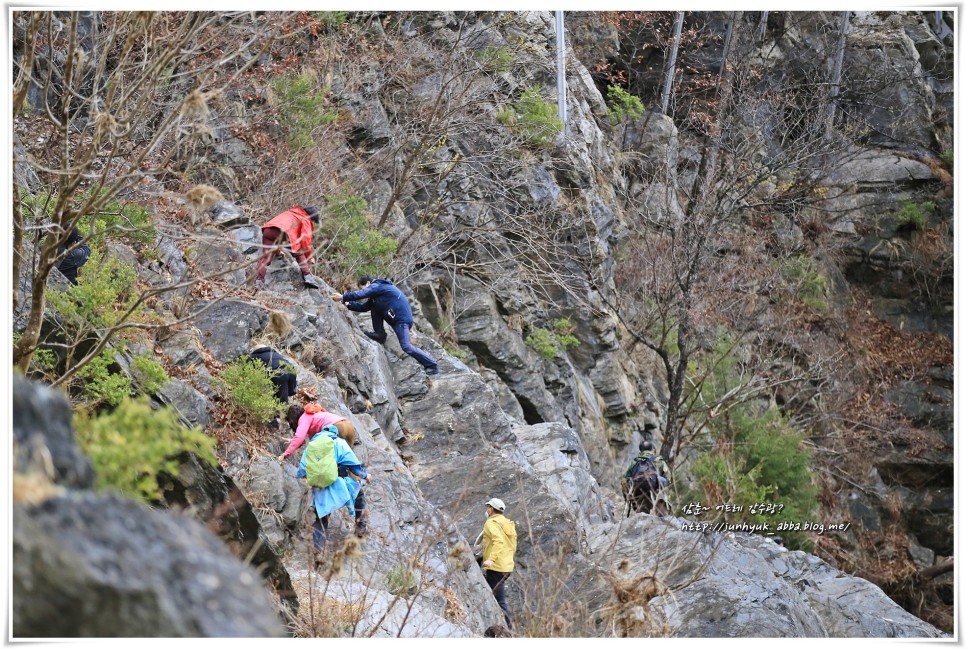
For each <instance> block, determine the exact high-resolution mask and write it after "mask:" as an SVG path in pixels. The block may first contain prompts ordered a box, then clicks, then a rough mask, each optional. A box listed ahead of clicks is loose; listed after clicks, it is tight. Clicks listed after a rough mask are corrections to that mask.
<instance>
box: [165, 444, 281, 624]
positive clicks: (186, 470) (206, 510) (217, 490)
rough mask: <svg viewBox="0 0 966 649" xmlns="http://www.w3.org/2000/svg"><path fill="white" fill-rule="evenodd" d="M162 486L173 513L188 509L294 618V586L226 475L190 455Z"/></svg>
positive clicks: (248, 504)
mask: <svg viewBox="0 0 966 649" xmlns="http://www.w3.org/2000/svg"><path fill="white" fill-rule="evenodd" d="M276 466H278V465H276ZM159 484H161V486H162V492H163V497H164V501H165V502H166V503H167V505H168V507H169V508H171V509H174V510H177V509H184V510H186V511H187V512H189V513H190V514H191V515H192V516H194V517H195V518H197V519H198V520H199V521H201V522H202V523H204V524H205V525H206V526H207V527H208V529H209V530H211V531H212V532H214V533H215V534H217V535H218V537H219V538H220V539H221V540H222V541H224V542H225V543H226V544H228V547H230V548H231V550H232V553H234V555H235V556H236V557H238V558H239V559H240V560H242V561H245V562H246V563H249V564H250V565H252V566H255V567H256V569H257V570H258V571H259V573H260V574H261V575H262V577H263V578H264V579H265V581H266V582H267V583H268V584H270V585H271V587H272V589H273V590H274V591H275V594H276V596H277V597H278V599H279V601H281V602H282V603H283V605H285V606H286V607H287V608H288V609H289V610H290V611H291V612H295V611H296V610H297V609H298V606H299V603H298V599H297V598H296V597H295V593H294V591H293V588H292V582H291V580H290V578H289V575H288V572H287V571H286V569H285V566H284V565H283V564H282V561H281V559H280V558H279V556H278V554H277V553H276V550H275V545H274V544H273V543H271V541H272V539H268V541H269V542H268V543H266V542H265V541H266V536H267V535H266V534H265V533H264V530H263V528H262V526H261V525H260V522H259V519H258V517H257V516H256V515H255V509H254V508H253V506H252V503H251V502H250V501H249V500H248V499H246V498H245V496H244V495H243V494H242V492H241V491H240V490H239V489H238V487H237V486H236V485H235V483H234V481H233V480H232V479H231V478H230V477H229V476H228V475H226V474H225V472H224V471H222V470H221V469H220V468H218V467H214V466H211V465H210V464H208V463H207V462H205V461H203V460H201V459H200V458H198V456H196V455H194V454H192V453H182V454H181V456H179V458H178V475H177V476H171V475H167V474H164V475H162V476H161V477H160V479H159Z"/></svg>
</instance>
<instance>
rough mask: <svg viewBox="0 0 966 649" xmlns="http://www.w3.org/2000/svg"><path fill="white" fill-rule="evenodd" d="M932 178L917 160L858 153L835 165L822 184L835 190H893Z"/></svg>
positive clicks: (870, 152) (894, 155)
mask: <svg viewBox="0 0 966 649" xmlns="http://www.w3.org/2000/svg"><path fill="white" fill-rule="evenodd" d="M932 178H933V173H932V170H931V169H930V168H929V166H928V165H926V164H923V163H922V162H919V161H918V160H911V159H909V158H904V157H901V156H899V155H896V154H895V153H892V152H887V151H875V150H857V151H853V152H852V153H850V154H849V155H848V157H847V159H845V160H843V161H842V162H841V163H840V164H837V165H835V166H834V167H833V171H832V172H831V173H830V174H828V176H826V177H825V182H826V183H827V184H828V185H832V186H838V187H851V186H854V185H860V186H866V187H868V186H874V185H882V186H885V187H887V188H892V187H896V186H897V185H900V186H901V185H904V184H910V183H917V182H924V181H928V180H932Z"/></svg>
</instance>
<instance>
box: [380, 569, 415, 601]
mask: <svg viewBox="0 0 966 649" xmlns="http://www.w3.org/2000/svg"><path fill="white" fill-rule="evenodd" d="M417 586H419V580H418V579H416V575H414V574H413V572H412V571H411V570H409V569H408V568H405V567H403V566H393V567H392V569H391V570H390V571H389V572H388V573H386V590H387V591H389V593H390V594H392V595H398V596H400V597H408V596H410V595H413V594H414V593H415V591H416V587H417Z"/></svg>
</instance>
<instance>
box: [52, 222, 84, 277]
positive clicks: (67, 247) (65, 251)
mask: <svg viewBox="0 0 966 649" xmlns="http://www.w3.org/2000/svg"><path fill="white" fill-rule="evenodd" d="M80 240H81V234H80V232H79V231H78V230H77V228H73V229H72V230H71V231H70V235H68V237H67V241H65V242H64V243H62V244H61V245H60V246H58V247H57V256H58V257H61V256H64V259H63V260H62V261H61V262H60V264H58V265H57V270H59V271H60V272H61V273H63V274H64V277H66V278H67V280H68V281H69V282H70V283H71V284H73V285H74V286H77V269H78V268H80V267H81V266H83V265H84V264H86V263H87V259H88V257H90V256H91V248H90V246H88V245H87V244H86V243H80Z"/></svg>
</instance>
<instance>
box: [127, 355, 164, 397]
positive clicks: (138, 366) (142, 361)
mask: <svg viewBox="0 0 966 649" xmlns="http://www.w3.org/2000/svg"><path fill="white" fill-rule="evenodd" d="M131 364H132V366H133V367H132V369H133V371H134V376H135V378H136V379H137V380H138V383H140V385H141V389H142V390H144V391H145V392H157V391H158V390H160V389H161V388H163V387H164V385H165V383H167V382H168V381H170V380H171V379H170V378H169V377H168V373H167V372H165V371H164V366H163V365H161V363H159V362H158V361H156V360H154V359H153V358H150V357H148V356H135V357H134V360H133V361H132V363H131Z"/></svg>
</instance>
